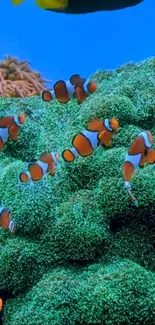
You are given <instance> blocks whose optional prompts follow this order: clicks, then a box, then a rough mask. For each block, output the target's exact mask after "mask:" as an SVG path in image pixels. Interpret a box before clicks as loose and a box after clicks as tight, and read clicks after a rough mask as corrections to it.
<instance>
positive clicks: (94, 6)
mask: <svg viewBox="0 0 155 325" xmlns="http://www.w3.org/2000/svg"><path fill="white" fill-rule="evenodd" d="M143 1H144V0H36V4H37V6H38V7H40V8H42V9H45V10H49V11H55V12H60V13H66V14H84V13H91V12H97V11H107V10H110V11H111V10H117V9H123V8H127V7H132V6H135V5H138V4H140V3H141V2H143ZM22 2H24V0H12V3H13V4H14V5H18V4H21V3H22Z"/></svg>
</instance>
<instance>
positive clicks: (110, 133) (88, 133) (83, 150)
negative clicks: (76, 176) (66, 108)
mask: <svg viewBox="0 0 155 325" xmlns="http://www.w3.org/2000/svg"><path fill="white" fill-rule="evenodd" d="M118 128H119V124H118V121H117V120H116V119H115V118H111V119H105V120H92V121H90V122H89V123H88V126H87V129H86V130H84V131H82V132H80V133H78V134H76V135H75V136H74V137H73V139H72V146H73V148H71V149H66V150H64V151H63V152H62V157H63V159H64V160H65V161H66V162H73V161H74V160H75V158H76V157H77V156H78V155H80V156H82V157H87V156H90V155H92V154H93V152H94V150H95V149H96V148H97V147H98V146H99V145H102V146H105V147H109V146H110V144H111V141H112V138H113V137H114V135H115V133H116V132H117V130H118Z"/></svg>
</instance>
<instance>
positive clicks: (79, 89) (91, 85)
mask: <svg viewBox="0 0 155 325" xmlns="http://www.w3.org/2000/svg"><path fill="white" fill-rule="evenodd" d="M96 90H97V84H96V83H95V82H92V81H90V80H89V79H83V83H82V85H79V86H76V87H75V93H76V97H77V102H78V104H82V103H83V102H84V101H85V100H86V98H87V97H88V96H90V95H91V94H93V93H94V92H95V91H96Z"/></svg>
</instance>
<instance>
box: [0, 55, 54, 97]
mask: <svg viewBox="0 0 155 325" xmlns="http://www.w3.org/2000/svg"><path fill="white" fill-rule="evenodd" d="M44 82H48V80H44V79H42V78H41V75H40V73H39V72H36V71H32V70H31V69H30V67H29V64H28V62H27V61H19V60H18V59H17V58H14V57H11V56H5V58H4V61H1V62H0V96H4V97H29V96H35V95H40V92H41V91H42V90H43V89H46V87H45V86H44Z"/></svg>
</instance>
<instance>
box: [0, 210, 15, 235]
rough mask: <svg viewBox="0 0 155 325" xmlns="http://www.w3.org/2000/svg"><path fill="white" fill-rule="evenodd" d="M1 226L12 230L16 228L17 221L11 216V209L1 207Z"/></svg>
mask: <svg viewBox="0 0 155 325" xmlns="http://www.w3.org/2000/svg"><path fill="white" fill-rule="evenodd" d="M0 227H2V228H4V229H8V230H10V231H12V232H13V231H14V230H15V221H14V220H13V219H12V218H11V214H10V210H9V209H4V208H3V207H0Z"/></svg>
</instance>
